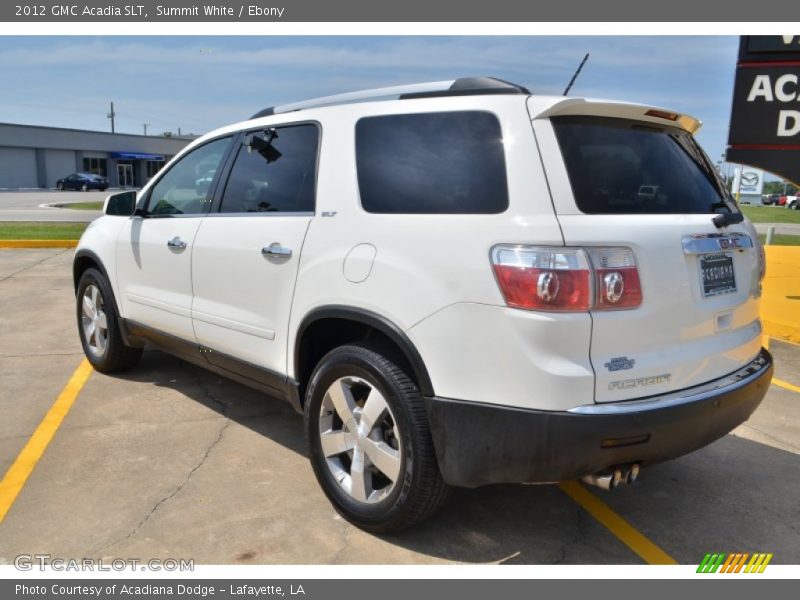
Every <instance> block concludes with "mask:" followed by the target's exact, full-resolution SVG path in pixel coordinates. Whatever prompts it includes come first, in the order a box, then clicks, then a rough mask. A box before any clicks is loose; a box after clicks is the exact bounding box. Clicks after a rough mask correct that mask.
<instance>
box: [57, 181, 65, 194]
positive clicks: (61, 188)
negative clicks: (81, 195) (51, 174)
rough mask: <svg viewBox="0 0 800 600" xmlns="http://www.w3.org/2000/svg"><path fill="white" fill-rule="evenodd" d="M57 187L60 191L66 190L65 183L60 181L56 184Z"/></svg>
mask: <svg viewBox="0 0 800 600" xmlns="http://www.w3.org/2000/svg"><path fill="white" fill-rule="evenodd" d="M56 188H57V189H58V191H59V192H63V191H64V184H63V183H61V182H60V181H59V182H58V183H57V184H56Z"/></svg>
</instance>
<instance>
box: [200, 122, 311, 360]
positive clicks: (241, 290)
mask: <svg viewBox="0 0 800 600" xmlns="http://www.w3.org/2000/svg"><path fill="white" fill-rule="evenodd" d="M274 133H277V135H273V134H274ZM253 136H255V141H253ZM318 138H319V130H318V128H317V126H316V125H296V126H291V127H278V128H277V130H276V131H272V132H268V133H266V134H264V132H260V133H259V132H256V133H253V134H250V135H247V136H245V137H244V140H243V142H242V145H241V146H240V148H238V150H237V151H236V158H235V162H234V163H233V167H232V168H231V171H230V176H229V177H228V180H227V182H226V183H225V187H224V191H223V194H222V200H221V206H220V209H219V211H218V212H212V213H211V214H209V215H208V217H206V218H205V219H204V220H203V224H202V226H201V227H200V230H199V232H198V234H197V238H196V240H195V246H194V253H193V255H192V280H193V285H194V303H193V305H192V318H193V320H194V329H195V332H196V334H197V341H198V342H199V343H200V344H202V345H203V346H206V347H207V348H209V349H210V350H212V352H210V353H208V354H207V355H206V357H207V358H208V360H209V361H212V362H217V364H219V366H223V367H225V366H226V362H227V361H228V357H234V358H236V359H238V360H240V361H245V362H247V363H250V364H252V365H255V366H257V367H260V368H262V369H268V370H270V371H273V372H275V373H277V374H279V375H280V374H285V373H286V349H287V330H288V324H289V311H290V309H291V302H292V293H293V290H294V284H295V279H296V277H297V270H298V265H299V262H300V252H301V250H302V247H303V242H304V240H305V236H306V231H307V230H308V226H309V223H310V222H311V219H312V218H313V215H314V194H315V185H316V162H317V144H318ZM220 185H222V183H220ZM225 355H227V357H226V356H225Z"/></svg>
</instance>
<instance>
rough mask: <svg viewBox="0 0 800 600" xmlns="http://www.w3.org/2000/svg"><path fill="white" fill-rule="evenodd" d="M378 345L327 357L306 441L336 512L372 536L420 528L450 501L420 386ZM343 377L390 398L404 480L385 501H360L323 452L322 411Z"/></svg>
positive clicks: (311, 401) (311, 402) (314, 378)
mask: <svg viewBox="0 0 800 600" xmlns="http://www.w3.org/2000/svg"><path fill="white" fill-rule="evenodd" d="M391 354H392V353H391V351H387V350H385V349H383V348H381V347H380V346H378V345H373V344H368V343H354V344H351V345H347V346H340V347H339V348H336V349H334V350H332V351H331V352H329V353H328V354H326V355H325V356H324V357H323V358H322V360H321V361H320V362H319V364H318V365H317V367H316V368H315V369H314V372H313V374H312V375H311V379H310V381H309V384H308V389H307V392H306V402H305V429H306V438H307V440H308V444H309V448H310V450H311V464H312V466H313V468H314V474H315V475H316V477H317V481H319V484H320V486H321V487H322V489H323V491H324V492H325V495H326V496H327V497H328V499H329V500H330V501H331V503H332V504H333V506H334V508H335V509H336V510H337V511H338V512H339V513H340V514H341V515H342V516H343V517H344V518H345V519H347V520H348V521H350V522H351V523H353V524H354V525H356V526H357V527H360V528H361V529H364V530H366V531H370V532H373V533H389V532H394V531H400V530H402V529H406V528H408V527H411V526H412V525H415V524H417V523H420V522H421V521H423V520H425V519H427V518H428V517H430V516H431V515H432V514H433V513H435V512H436V511H437V510H438V509H439V508H441V506H442V505H443V504H444V503H445V501H446V500H447V497H448V495H449V490H450V488H449V486H448V485H447V484H446V483H445V482H444V481H443V480H442V476H441V473H440V472H439V466H438V463H437V461H436V454H435V451H434V446H433V440H432V438H431V433H430V429H429V426H428V417H427V413H426V410H425V406H424V403H423V399H422V397H421V396H420V393H419V390H418V389H417V386H416V384H415V383H414V382H413V381H412V380H411V378H410V377H409V376H408V375H407V374H406V373H405V372H404V371H403V369H401V368H400V367H399V366H398V364H397V363H396V362H395V361H393V360H392V359H391V358H390V356H391ZM342 377H356V378H359V379H362V380H365V381H366V382H367V383H369V384H370V385H371V386H372V387H374V388H376V389H377V390H378V391H379V392H380V393H381V394H382V395H383V397H384V398H385V400H386V403H387V405H388V407H389V409H390V411H391V413H392V417H393V418H394V423H395V424H396V427H397V431H398V433H399V437H400V438H401V440H402V442H401V444H402V445H401V446H400V447H401V448H402V452H401V463H400V464H401V466H400V476H399V477H398V478H397V481H396V483H395V484H394V487H393V489H392V490H391V492H389V493H388V495H387V496H386V497H385V498H383V499H382V500H380V501H378V502H375V503H365V502H361V501H357V500H355V499H354V498H353V497H352V496H351V495H350V494H348V493H347V492H346V491H345V490H344V489H343V487H342V486H341V485H340V484H339V483H338V482H337V480H336V479H335V478H334V475H333V473H332V472H331V469H329V468H328V465H327V463H326V458H325V456H324V453H323V451H322V442H321V434H320V427H319V422H320V412H321V410H322V408H323V398H324V397H325V394H326V393H327V391H328V389H329V387H330V386H331V385H332V384H333V383H334V382H336V381H337V380H339V379H340V378H342Z"/></svg>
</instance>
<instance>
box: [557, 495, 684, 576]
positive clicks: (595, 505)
mask: <svg viewBox="0 0 800 600" xmlns="http://www.w3.org/2000/svg"><path fill="white" fill-rule="evenodd" d="M558 487H560V488H561V489H562V490H563V491H564V492H565V493H566V494H567V495H568V496H569V497H570V498H572V499H573V500H574V501H575V502H577V503H578V504H580V505H581V506H582V507H583V508H584V509H585V510H586V512H588V513H589V514H590V515H592V516H593V517H594V518H595V519H597V520H598V521H600V523H601V524H602V525H604V526H605V527H606V529H608V530H609V531H610V532H611V533H613V534H614V535H615V536H616V537H617V538H618V539H619V541H621V542H622V543H623V544H625V545H626V546H627V547H628V548H630V549H631V550H633V551H634V552H635V553H636V554H638V555H639V556H640V557H641V558H642V560H644V561H645V562H646V563H648V564H651V565H676V564H678V562H677V561H676V560H675V559H674V558H672V557H671V556H670V555H669V554H667V553H666V552H664V551H663V550H662V549H661V548H659V547H658V546H656V545H655V544H654V543H653V542H651V541H650V540H649V539H647V538H646V537H645V536H644V534H642V533H641V532H639V531H638V530H637V529H636V528H635V527H634V526H633V525H631V524H630V523H628V522H627V521H626V520H625V519H623V518H622V517H621V516H619V515H618V514H617V513H615V512H614V511H613V510H611V508H610V507H609V506H608V505H607V504H606V503H605V502H603V501H602V500H600V498H598V497H597V496H595V495H594V494H592V493H591V492H589V490H587V489H586V488H585V487H583V486H582V485H581V484H580V483H578V482H577V481H562V482H561V483H560V484H558Z"/></svg>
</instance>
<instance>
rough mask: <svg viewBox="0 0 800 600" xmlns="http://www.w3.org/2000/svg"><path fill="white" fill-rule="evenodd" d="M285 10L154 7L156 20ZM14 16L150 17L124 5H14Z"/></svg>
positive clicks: (137, 6)
mask: <svg viewBox="0 0 800 600" xmlns="http://www.w3.org/2000/svg"><path fill="white" fill-rule="evenodd" d="M285 10H286V9H285V7H282V6H281V7H276V6H259V5H255V4H239V5H234V6H227V5H224V4H197V5H193V6H182V7H179V6H164V5H162V4H159V5H157V6H156V7H155V14H154V15H152V16H155V17H184V18H190V17H199V16H206V17H238V18H242V17H277V18H279V19H280V18H281V17H283V13H284V11H285ZM16 16H26V17H27V16H41V17H44V16H50V17H78V16H82V17H144V18H145V19H147V18H149V17H150V16H151V15H150V14H149V13H148V12H147V11H146V7H145V6H144V5H143V4H125V5H121V6H115V5H112V4H109V5H106V6H89V5H77V4H71V5H70V4H67V5H60V6H59V5H56V6H51V7H49V8H48V7H46V6H22V5H20V6H16Z"/></svg>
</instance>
